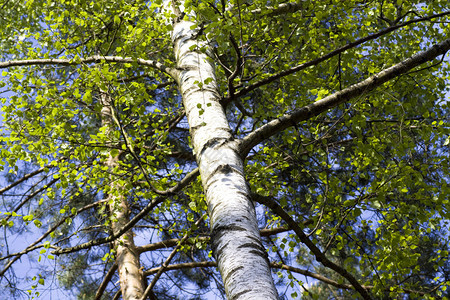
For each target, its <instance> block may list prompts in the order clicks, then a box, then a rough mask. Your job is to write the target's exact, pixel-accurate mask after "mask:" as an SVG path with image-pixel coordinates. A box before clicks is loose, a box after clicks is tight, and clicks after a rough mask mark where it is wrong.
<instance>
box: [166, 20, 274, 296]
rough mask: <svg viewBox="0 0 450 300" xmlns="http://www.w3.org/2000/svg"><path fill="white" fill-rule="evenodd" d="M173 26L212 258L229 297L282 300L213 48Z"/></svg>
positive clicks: (185, 24) (181, 24) (182, 26)
mask: <svg viewBox="0 0 450 300" xmlns="http://www.w3.org/2000/svg"><path fill="white" fill-rule="evenodd" d="M173 26H174V28H173V33H172V41H173V43H174V48H175V56H176V59H177V67H178V69H179V70H180V71H179V72H178V74H177V78H176V80H177V83H178V85H179V90H180V92H181V94H182V97H183V104H184V107H185V110H186V116H187V118H188V122H189V127H190V134H191V138H192V143H193V146H194V154H195V155H196V159H197V163H198V166H199V171H200V175H201V178H202V184H203V188H204V191H205V194H206V201H207V204H208V213H209V217H210V222H211V231H212V232H211V234H212V248H213V254H214V257H215V259H216V261H217V263H218V266H219V270H220V273H221V275H222V279H223V282H224V285H225V291H226V294H227V297H228V299H278V295H277V291H276V289H275V285H274V283H273V278H272V276H271V271H270V268H269V261H268V258H267V253H266V251H265V249H264V248H263V246H262V243H261V239H260V235H259V230H258V226H257V225H258V224H257V220H256V214H255V208H254V206H253V203H252V202H251V200H250V197H249V188H248V185H247V183H246V181H245V178H244V168H243V162H242V159H241V157H240V156H239V149H238V144H237V143H236V142H235V141H234V140H233V137H232V134H231V130H230V127H229V125H228V121H227V118H226V115H225V112H224V110H223V108H222V106H221V104H220V103H219V99H220V96H219V92H218V88H217V84H216V78H215V74H214V65H213V62H212V60H211V59H210V58H209V57H208V55H207V54H205V53H204V52H205V51H204V50H202V51H201V50H200V49H201V48H203V49H207V50H208V49H209V48H208V45H207V44H206V43H204V42H199V41H197V40H196V37H197V34H198V31H197V30H195V29H191V28H193V27H195V23H193V22H190V21H185V20H181V21H178V22H175V24H174V25H173ZM195 46H197V48H196V49H194V48H195ZM207 52H208V51H207Z"/></svg>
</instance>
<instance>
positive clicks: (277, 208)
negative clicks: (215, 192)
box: [252, 193, 372, 300]
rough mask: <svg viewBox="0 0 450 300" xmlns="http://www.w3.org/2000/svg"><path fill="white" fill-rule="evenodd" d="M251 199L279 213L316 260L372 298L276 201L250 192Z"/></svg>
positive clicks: (362, 294)
mask: <svg viewBox="0 0 450 300" xmlns="http://www.w3.org/2000/svg"><path fill="white" fill-rule="evenodd" d="M252 199H253V200H254V201H256V202H258V203H261V204H264V205H265V206H267V207H268V208H270V209H271V210H272V211H273V212H274V213H276V214H277V215H279V216H280V217H281V218H282V219H283V220H284V221H285V222H286V223H287V224H288V226H289V227H290V228H291V229H292V230H293V231H294V232H295V233H296V234H297V236H298V238H299V239H300V241H301V242H302V243H303V244H305V245H306V247H308V249H309V250H310V251H311V252H312V253H313V254H314V256H315V257H316V260H317V261H318V262H320V263H321V264H322V265H323V266H325V267H327V268H329V269H332V270H334V271H335V272H336V273H338V274H339V275H341V276H342V277H344V278H346V279H347V280H348V281H349V282H350V283H351V285H352V286H353V288H354V289H355V290H356V291H358V292H359V294H360V295H361V296H362V297H363V298H364V299H366V300H368V299H372V298H371V297H370V295H369V293H368V292H367V290H366V289H365V288H363V287H362V286H361V284H360V283H359V282H358V281H357V280H356V278H355V277H354V276H353V275H352V274H350V273H349V272H348V271H347V270H346V269H344V268H342V267H341V266H339V265H337V264H335V263H334V262H332V261H331V260H329V259H328V258H327V257H326V256H325V254H323V253H322V251H320V249H319V248H318V247H317V246H316V245H315V244H314V243H313V242H312V241H311V240H310V239H309V238H308V237H307V236H306V234H305V233H304V232H303V230H302V229H301V228H300V226H299V225H298V222H297V221H295V220H294V219H292V217H291V216H290V215H289V214H288V213H287V212H286V211H285V210H284V209H283V208H282V207H281V206H280V205H278V203H276V202H275V201H273V200H272V199H271V198H269V197H264V196H262V195H259V194H255V193H252Z"/></svg>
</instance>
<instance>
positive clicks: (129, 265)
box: [101, 94, 145, 300]
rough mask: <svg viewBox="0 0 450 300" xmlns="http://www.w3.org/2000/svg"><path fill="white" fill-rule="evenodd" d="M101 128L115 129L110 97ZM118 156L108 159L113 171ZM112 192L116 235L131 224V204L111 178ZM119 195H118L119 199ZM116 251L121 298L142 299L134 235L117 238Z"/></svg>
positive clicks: (105, 102) (105, 103) (110, 201)
mask: <svg viewBox="0 0 450 300" xmlns="http://www.w3.org/2000/svg"><path fill="white" fill-rule="evenodd" d="M102 102H103V103H102V105H103V107H102V111H101V114H102V125H103V126H107V127H108V128H109V130H108V131H111V130H112V128H113V124H114V122H113V115H112V108H111V102H110V99H109V96H108V95H107V94H103V95H102ZM118 164H119V163H118V157H117V156H116V157H114V156H112V155H111V154H110V155H109V157H108V160H107V166H108V168H109V169H110V170H112V171H113V170H114V169H116V168H117V166H118ZM110 188H111V190H110V193H109V194H108V197H107V200H108V205H109V210H110V214H111V219H112V222H111V229H112V232H113V234H117V233H118V232H119V231H120V230H121V229H122V228H123V227H124V226H125V225H126V224H127V223H128V222H129V221H130V216H129V207H128V201H127V200H126V198H125V197H124V196H123V195H124V194H126V193H125V191H123V187H121V186H120V184H119V183H118V182H117V181H115V180H114V178H111V186H110ZM116 195H119V196H116ZM113 245H114V248H115V250H116V264H117V269H118V272H119V281H120V289H121V292H122V299H124V300H138V299H140V298H141V297H142V295H143V293H144V290H145V286H144V280H143V279H144V278H143V276H144V275H143V272H142V270H140V260H139V252H138V251H137V249H136V245H135V244H134V238H133V232H132V230H131V229H130V230H128V231H127V232H125V233H124V234H123V235H122V236H120V237H119V238H118V239H116V240H115V241H114V242H113Z"/></svg>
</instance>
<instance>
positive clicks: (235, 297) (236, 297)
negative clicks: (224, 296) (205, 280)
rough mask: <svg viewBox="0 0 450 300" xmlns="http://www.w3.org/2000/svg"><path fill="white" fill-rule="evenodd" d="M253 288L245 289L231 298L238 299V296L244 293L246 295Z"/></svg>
mask: <svg viewBox="0 0 450 300" xmlns="http://www.w3.org/2000/svg"><path fill="white" fill-rule="evenodd" d="M251 291H252V290H243V291H242V292H239V293H237V294H236V295H234V296H232V297H231V298H230V299H232V300H236V299H238V298H240V297H241V296H242V295H245V294H247V293H249V292H251Z"/></svg>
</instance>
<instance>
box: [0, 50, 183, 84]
mask: <svg viewBox="0 0 450 300" xmlns="http://www.w3.org/2000/svg"><path fill="white" fill-rule="evenodd" d="M101 62H116V63H136V64H138V65H142V66H147V67H152V68H155V69H158V70H160V71H162V72H164V73H166V74H167V75H169V76H171V77H172V78H175V77H176V76H175V74H176V72H177V70H176V69H173V68H168V67H166V66H164V65H163V64H161V63H159V62H157V61H153V60H147V59H141V58H131V57H121V56H102V55H94V56H89V57H86V58H75V59H59V58H47V59H44V58H42V59H27V60H9V61H5V62H0V69H4V68H9V67H17V66H34V65H62V66H71V65H80V64H89V63H101Z"/></svg>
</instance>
